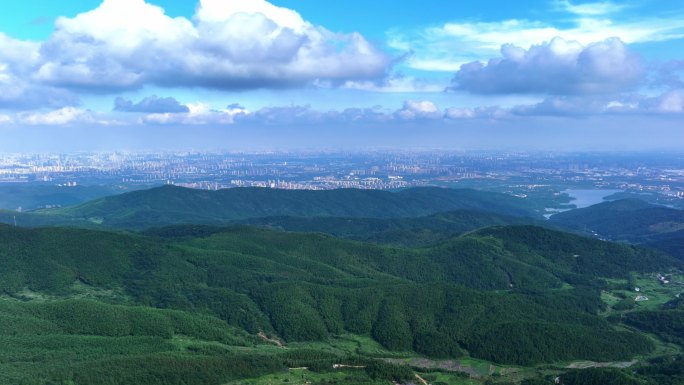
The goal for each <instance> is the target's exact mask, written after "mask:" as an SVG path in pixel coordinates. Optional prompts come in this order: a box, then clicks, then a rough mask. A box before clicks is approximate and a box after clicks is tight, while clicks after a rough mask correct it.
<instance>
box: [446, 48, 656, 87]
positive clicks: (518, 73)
mask: <svg viewBox="0 0 684 385" xmlns="http://www.w3.org/2000/svg"><path fill="white" fill-rule="evenodd" d="M501 55H502V57H501V58H497V59H491V60H489V62H487V63H486V64H483V63H481V62H477V61H476V62H472V63H468V64H464V65H463V66H461V68H460V70H459V71H458V72H457V73H456V76H455V77H454V79H453V88H454V89H459V90H465V91H469V92H473V93H480V94H511V93H514V94H515V93H517V94H526V93H538V94H601V93H613V92H620V91H624V90H627V89H629V88H630V87H633V86H635V85H636V84H638V83H639V81H641V80H642V79H643V76H644V73H645V71H644V67H643V65H642V61H641V59H640V58H639V57H638V56H637V55H636V54H634V53H632V52H630V51H629V49H628V48H627V47H626V46H625V45H624V43H622V41H620V40H619V39H617V38H612V39H608V40H605V41H602V42H598V43H592V44H589V45H587V46H583V45H581V44H580V43H578V42H568V41H565V40H563V39H561V38H554V39H553V40H551V41H550V42H548V43H543V44H539V45H534V46H532V47H531V48H530V49H529V50H525V49H523V48H520V47H516V46H513V45H504V46H503V47H502V49H501Z"/></svg>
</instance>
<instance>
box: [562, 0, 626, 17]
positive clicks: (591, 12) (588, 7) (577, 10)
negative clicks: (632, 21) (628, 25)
mask: <svg viewBox="0 0 684 385" xmlns="http://www.w3.org/2000/svg"><path fill="white" fill-rule="evenodd" d="M558 6H559V7H560V8H561V9H563V10H565V11H567V12H570V13H574V14H576V15H582V16H602V15H607V14H611V13H616V12H620V11H622V10H623V9H625V8H626V7H627V6H626V5H624V4H615V3H613V2H610V1H600V2H595V3H584V4H573V3H572V2H571V1H569V0H559V1H558Z"/></svg>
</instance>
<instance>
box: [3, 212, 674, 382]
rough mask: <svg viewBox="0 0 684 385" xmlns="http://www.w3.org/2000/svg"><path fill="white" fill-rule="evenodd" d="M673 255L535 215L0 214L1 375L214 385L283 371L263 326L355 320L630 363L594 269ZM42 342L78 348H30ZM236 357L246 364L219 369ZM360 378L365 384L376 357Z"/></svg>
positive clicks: (559, 356) (311, 335)
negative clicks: (63, 217)
mask: <svg viewBox="0 0 684 385" xmlns="http://www.w3.org/2000/svg"><path fill="white" fill-rule="evenodd" d="M678 267H680V265H679V262H678V261H677V260H675V259H673V258H671V257H668V256H667V255H665V254H661V253H659V252H656V251H653V250H648V249H641V248H638V247H633V246H627V245H620V244H613V243H609V242H603V241H598V240H592V239H588V238H582V237H579V236H575V235H571V234H567V233H562V232H557V231H553V230H548V229H544V228H540V227H535V226H502V227H492V228H487V229H483V230H479V231H475V232H470V233H467V234H465V235H462V236H457V237H452V238H450V239H448V240H446V241H444V242H441V243H438V244H436V245H434V246H430V247H423V248H406V247H399V246H389V245H373V244H367V243H359V242H356V241H350V240H343V239H340V238H335V237H333V236H330V235H324V234H310V233H290V232H282V231H276V230H269V229H264V228H255V227H246V226H234V227H225V228H215V227H205V226H193V225H188V226H175V227H169V228H160V229H156V230H151V231H148V232H146V233H144V234H132V233H121V232H105V231H96V230H86V229H74V228H42V229H24V228H17V227H10V226H4V227H2V228H0V291H2V292H3V293H4V296H5V299H4V300H3V301H0V323H2V326H3V327H2V328H1V329H2V330H3V332H2V333H3V335H4V337H2V338H4V339H5V344H4V345H5V346H8V347H11V348H8V350H7V352H6V353H5V358H4V359H3V360H2V361H0V362H1V363H2V364H1V365H4V370H3V373H8V374H6V375H5V376H6V377H5V378H6V381H10V379H12V380H14V379H17V380H18V379H21V381H24V382H23V383H27V384H30V383H39V382H31V381H32V380H31V379H32V378H49V379H51V381H53V382H54V383H69V382H65V381H72V382H71V383H76V384H86V383H89V382H88V381H91V380H92V379H93V378H97V377H98V376H106V377H107V378H111V380H110V381H111V382H110V383H112V384H120V383H136V382H135V381H139V382H137V383H145V384H147V383H179V384H180V383H212V384H213V383H217V384H218V383H222V382H225V381H228V380H231V379H235V378H241V377H250V376H259V375H263V374H267V373H272V372H277V371H279V370H283V368H285V367H287V365H288V362H289V361H287V360H288V358H287V354H290V353H293V352H290V350H289V349H288V353H287V354H285V353H283V352H280V351H278V350H277V349H276V348H274V347H273V346H272V344H268V342H267V341H266V340H265V339H262V338H259V337H257V334H259V333H263V334H261V335H262V336H270V337H271V338H272V339H274V340H275V339H279V340H280V341H282V343H286V344H298V343H299V344H302V343H305V344H306V343H316V342H326V341H331V340H334V339H335V338H339V336H340V335H345V334H349V333H351V334H353V335H359V336H367V337H369V338H371V339H373V340H375V341H376V342H377V343H378V344H379V346H382V347H383V348H384V349H386V350H387V351H388V352H413V353H412V354H419V355H423V356H426V357H433V358H442V359H443V358H451V359H453V358H459V357H473V358H479V359H483V360H487V361H491V362H494V363H500V364H515V365H537V364H542V363H553V362H560V361H568V360H578V359H581V360H592V361H621V360H630V359H631V358H632V357H634V356H639V355H645V354H650V353H651V352H652V351H653V349H654V344H653V342H652V340H651V339H650V338H647V337H645V336H644V335H642V334H640V333H638V332H636V331H632V330H625V329H620V328H616V327H615V326H614V324H613V323H611V322H610V321H609V320H606V319H605V318H603V317H601V316H600V315H599V313H600V312H601V311H602V310H604V309H605V305H604V304H603V302H602V301H601V298H600V291H601V289H602V287H604V286H605V285H606V281H605V280H606V279H618V278H622V279H627V278H629V276H630V274H632V273H634V272H644V273H645V272H651V271H655V270H659V269H673V268H678ZM638 314H641V313H634V316H633V317H637V315H638ZM635 319H636V318H635ZM625 323H626V324H628V325H633V326H634V327H635V328H638V329H642V330H644V328H643V327H641V325H638V324H637V323H636V321H634V320H631V319H628V320H626V321H625ZM645 331H650V330H645ZM653 332H654V333H656V334H659V335H665V334H663V333H669V332H668V331H667V330H664V329H663V330H660V329H659V330H656V331H653ZM264 338H265V337H264ZM30 341H34V342H30ZM193 341H195V342H193ZM675 341H676V340H675ZM262 345H266V348H264V347H263V346H262ZM117 349H118V350H117ZM269 349H270V350H269ZM273 349H276V351H275V352H273V351H272V350H273ZM247 351H249V352H250V353H249V354H246V353H245V352H247ZM318 353H320V352H317V353H316V355H314V356H317V354H318ZM338 353H339V352H338ZM53 355H59V356H60V357H72V358H73V360H72V359H69V360H68V362H69V364H68V365H66V364H60V365H58V366H52V365H41V364H40V363H39V362H36V361H35V359H37V358H36V357H42V358H40V359H39V360H43V361H45V360H48V361H49V360H50V358H49V357H52V356H53ZM28 357H31V358H30V359H29V361H26V360H27V359H28ZM354 357H356V358H354ZM361 358H363V357H358V356H354V355H352V356H349V355H348V354H343V355H342V356H339V357H338V356H335V357H333V358H330V359H332V360H333V361H334V360H337V361H340V360H347V361H349V362H353V361H354V360H357V359H361ZM366 359H368V357H367V358H366ZM105 360H106V361H105ZM235 360H238V362H242V361H240V360H246V361H245V364H244V368H241V367H240V366H239V365H237V366H236V365H235V364H231V365H227V364H226V363H227V362H234V361H235ZM304 361H306V360H305V359H302V362H304ZM326 362H327V361H326ZM345 362H346V361H345ZM300 363H301V362H300ZM310 365H313V364H311V363H309V362H305V363H304V364H302V366H307V367H308V366H310ZM326 365H327V364H326ZM225 366H228V368H225ZM323 366H325V365H323ZM115 368H116V369H115ZM121 368H123V369H121ZM162 368H164V369H162ZM119 370H120V371H121V373H123V374H121V375H119V374H115V373H114V372H117V373H118V372H119ZM128 371H130V373H128ZM395 371H396V372H397V373H399V374H397V376H399V377H398V378H400V377H401V374H400V373H401V368H399V369H393V367H391V370H389V372H390V373H394V372H395ZM132 372H135V373H140V374H136V375H135V376H133V375H132V374H131V373H132ZM27 373H30V375H28V374H27ZM126 373H128V374H126ZM189 373H200V374H198V375H190V374H189ZM364 375H365V376H367V377H368V380H369V381H374V379H373V378H374V377H373V376H376V375H377V373H376V369H373V370H370V372H369V373H366V374H364ZM392 375H394V374H392ZM12 376H13V377H12ZM27 376H28V377H27ZM35 376H38V377H35ZM121 376H123V377H121ZM127 376H129V377H127ZM171 377H174V378H176V379H174V380H171V379H170V378H171ZM198 378H199V379H198ZM376 379H377V378H376ZM60 381H62V382H60ZM169 381H170V382H169ZM173 381H176V382H173ZM8 383H10V382H8ZM18 383H21V382H18Z"/></svg>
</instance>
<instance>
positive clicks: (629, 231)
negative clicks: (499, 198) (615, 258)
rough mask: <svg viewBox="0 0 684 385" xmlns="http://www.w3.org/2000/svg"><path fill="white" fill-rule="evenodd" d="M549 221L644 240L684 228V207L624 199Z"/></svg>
mask: <svg viewBox="0 0 684 385" xmlns="http://www.w3.org/2000/svg"><path fill="white" fill-rule="evenodd" d="M550 221H551V223H553V224H556V225H559V226H563V227H565V228H569V229H574V230H580V231H594V232H596V233H597V234H598V235H599V236H601V237H604V238H608V239H612V240H617V241H628V242H634V243H647V242H649V241H651V240H652V239H654V238H657V237H658V236H660V235H661V234H667V233H672V232H677V231H680V230H684V211H682V210H677V209H672V208H668V207H664V206H656V205H652V204H649V203H646V202H644V201H641V200H638V199H623V200H617V201H611V202H604V203H599V204H597V205H594V206H590V207H586V208H582V209H576V210H570V211H566V212H563V213H559V214H556V215H554V216H552V217H551V220H550Z"/></svg>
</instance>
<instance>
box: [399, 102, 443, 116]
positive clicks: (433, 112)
mask: <svg viewBox="0 0 684 385" xmlns="http://www.w3.org/2000/svg"><path fill="white" fill-rule="evenodd" d="M394 114H395V116H397V118H399V119H402V120H416V119H441V118H442V117H443V116H444V115H443V114H442V112H441V111H440V110H439V108H438V107H437V106H436V105H435V104H434V103H433V102H431V101H429V100H423V101H413V100H407V101H405V102H404V107H403V108H402V109H400V110H398V111H397V112H395V113H394Z"/></svg>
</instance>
